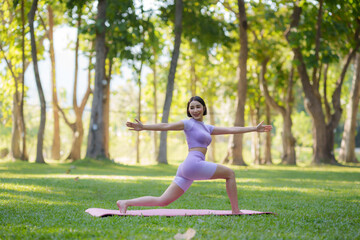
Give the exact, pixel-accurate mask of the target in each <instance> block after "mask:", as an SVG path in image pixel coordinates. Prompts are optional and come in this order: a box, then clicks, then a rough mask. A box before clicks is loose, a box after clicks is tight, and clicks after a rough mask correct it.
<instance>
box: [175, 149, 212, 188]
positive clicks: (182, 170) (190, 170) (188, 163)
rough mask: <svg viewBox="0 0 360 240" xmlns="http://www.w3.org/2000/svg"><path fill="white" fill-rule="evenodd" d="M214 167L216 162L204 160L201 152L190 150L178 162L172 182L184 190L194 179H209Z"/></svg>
mask: <svg viewBox="0 0 360 240" xmlns="http://www.w3.org/2000/svg"><path fill="white" fill-rule="evenodd" d="M216 167H217V164H216V163H213V162H207V161H205V155H204V154H203V153H202V152H200V151H190V152H189V154H188V156H187V157H186V159H185V161H184V162H183V163H181V164H180V166H179V168H178V170H177V172H176V176H175V179H174V182H175V183H176V184H177V185H178V186H179V187H180V188H181V189H182V190H184V192H186V190H188V188H189V187H190V186H191V184H192V183H193V181H194V180H206V179H210V178H211V177H212V176H213V175H214V173H215V171H216Z"/></svg>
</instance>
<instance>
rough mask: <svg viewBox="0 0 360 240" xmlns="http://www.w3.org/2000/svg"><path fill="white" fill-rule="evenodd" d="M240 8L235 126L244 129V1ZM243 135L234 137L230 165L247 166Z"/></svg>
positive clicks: (245, 79) (245, 51)
mask: <svg viewBox="0 0 360 240" xmlns="http://www.w3.org/2000/svg"><path fill="white" fill-rule="evenodd" d="M238 8H239V17H238V20H239V37H240V53H239V65H238V67H237V70H236V78H237V79H238V85H237V103H236V114H235V123H234V126H240V127H243V126H244V123H245V120H244V119H245V103H246V93H247V77H246V71H247V69H246V65H247V57H248V37H247V19H246V10H245V2H244V0H238ZM242 150H243V135H242V134H235V135H234V136H233V137H232V143H231V145H230V149H229V150H228V151H229V153H228V154H227V155H229V157H230V160H229V162H230V164H233V165H242V166H246V163H245V162H244V159H243V155H242Z"/></svg>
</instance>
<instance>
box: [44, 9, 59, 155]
mask: <svg viewBox="0 0 360 240" xmlns="http://www.w3.org/2000/svg"><path fill="white" fill-rule="evenodd" d="M47 10H48V15H49V33H48V38H49V41H50V49H49V53H50V60H51V88H52V106H53V116H54V135H53V143H52V148H51V156H52V158H53V159H55V160H59V159H60V125H59V112H58V109H57V105H58V99H57V94H56V74H55V69H56V68H55V51H54V38H53V35H54V34H53V33H54V30H53V29H54V14H53V10H52V8H51V6H50V5H48V7H47Z"/></svg>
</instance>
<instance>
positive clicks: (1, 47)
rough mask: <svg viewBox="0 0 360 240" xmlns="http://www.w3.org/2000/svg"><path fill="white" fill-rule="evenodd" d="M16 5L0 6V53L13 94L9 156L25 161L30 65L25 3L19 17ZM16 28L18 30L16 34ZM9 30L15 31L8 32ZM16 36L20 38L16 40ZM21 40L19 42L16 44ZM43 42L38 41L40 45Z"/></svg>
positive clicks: (6, 4)
mask: <svg viewBox="0 0 360 240" xmlns="http://www.w3.org/2000/svg"><path fill="white" fill-rule="evenodd" d="M18 5H19V2H18V1H14V3H13V6H10V2H9V1H6V2H4V4H3V5H2V6H1V13H0V16H1V22H2V23H3V24H2V26H1V30H0V31H1V35H2V38H1V41H0V51H1V53H2V56H3V57H2V58H3V59H4V60H5V62H6V66H7V70H8V71H5V72H9V74H10V76H11V77H10V78H13V80H14V87H13V89H14V94H13V107H12V124H13V127H12V138H11V153H12V157H13V158H17V159H21V160H25V161H26V160H28V155H27V148H26V126H25V119H24V111H23V109H24V96H25V85H24V76H25V70H26V69H27V67H28V66H29V64H30V61H29V59H28V58H26V53H25V28H26V22H25V14H24V12H25V7H26V6H25V3H24V1H21V6H20V16H19V14H18V13H19V11H18V10H16V9H17V7H18ZM19 26H20V27H21V28H20V30H19ZM8 29H16V30H15V31H8ZM19 34H20V35H21V38H19V37H18V36H19ZM19 39H21V41H19ZM42 39H43V38H40V41H39V42H40V44H41V42H42Z"/></svg>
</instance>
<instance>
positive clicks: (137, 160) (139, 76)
mask: <svg viewBox="0 0 360 240" xmlns="http://www.w3.org/2000/svg"><path fill="white" fill-rule="evenodd" d="M142 67H143V60H141V64H140V69H139V70H137V69H135V70H136V72H137V75H138V81H137V83H138V87H139V93H138V112H137V119H138V120H139V121H141V94H142V91H141V90H142V89H141V72H142ZM136 163H137V164H139V163H140V132H139V131H137V132H136Z"/></svg>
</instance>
